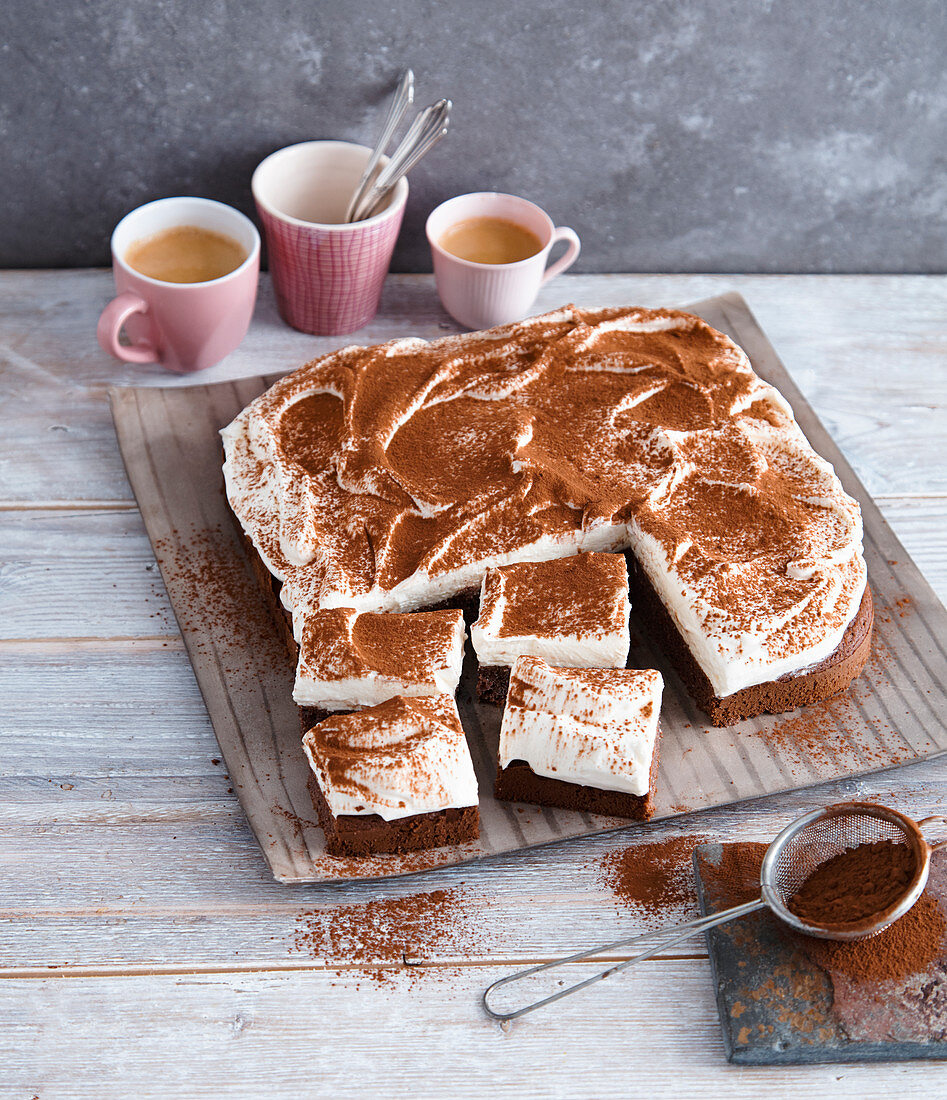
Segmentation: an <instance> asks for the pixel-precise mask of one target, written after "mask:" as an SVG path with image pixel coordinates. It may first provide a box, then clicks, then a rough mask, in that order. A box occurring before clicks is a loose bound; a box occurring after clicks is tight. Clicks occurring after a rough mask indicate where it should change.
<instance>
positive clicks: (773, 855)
mask: <svg viewBox="0 0 947 1100" xmlns="http://www.w3.org/2000/svg"><path fill="white" fill-rule="evenodd" d="M935 821H939V822H945V821H947V817H944V816H941V815H939V814H935V815H933V816H931V817H925V818H923V819H922V820H921V821H913V820H912V819H911V818H909V817H907V816H905V815H904V814H901V813H898V812H897V810H891V809H888V808H887V807H886V806H879V805H877V804H876V803H874V802H839V803H836V804H835V805H833V806H827V807H825V808H824V809H821V810H813V811H812V812H811V813H808V814H806V815H805V816H803V817H800V818H797V819H796V820H795V821H793V822H792V824H790V825H787V826H786V828H785V829H783V831H782V832H781V833H780V834H779V836H777V837H776V839H775V840H774V841H773V842H772V843H771V844H770V846H769V848H767V850H766V855H765V857H764V859H763V866H762V868H761V870H760V897H759V898H757V899H756V900H755V901H749V902H746V903H745V904H744V905H737V906H734V907H733V908H732V909H725V910H723V911H722V912H720V913H712V914H710V915H709V916H706V917H701V918H699V919H698V920H692V921H688V922H687V923H686V924H676V925H672V926H669V927H665V928H659V929H657V930H656V931H654V932H646V933H644V935H638V936H631V937H630V938H627V939H622V940H615V941H614V942H612V943H606V944H603V945H602V946H601V947H594V948H592V949H591V950H589V951H579V952H577V953H576V954H575V955H569V956H567V957H566V958H563V959H556V960H554V961H553V962H548V963H543V964H542V965H540V966H532V967H530V968H529V969H528V970H521V971H518V972H517V973H516V974H509V975H507V977H505V978H500V979H499V981H496V982H494V983H493V984H492V985H491V986H489V987H488V988H487V989H486V990H485V991H484V994H483V1006H484V1008H485V1009H486V1010H487V1013H488V1014H489V1015H490V1016H492V1017H493V1018H494V1019H495V1020H515V1019H517V1018H518V1017H520V1016H524V1015H525V1014H526V1013H527V1012H532V1011H533V1010H534V1009H537V1008H542V1006H543V1005H548V1004H552V1002H553V1001H558V1000H560V999H561V998H562V997H568V996H569V995H570V994H571V993H576V992H577V991H578V990H580V989H585V988H586V987H587V986H590V985H594V984H595V983H596V982H600V981H602V979H603V978H609V977H611V976H612V975H613V974H618V973H619V972H620V971H622V970H626V969H627V968H628V967H629V966H633V965H634V964H635V963H637V962H641V961H642V960H644V959H650V958H651V957H652V956H653V955H656V954H657V953H658V952H659V951H664V950H666V949H667V948H669V947H673V946H674V945H675V944H677V943H680V942H681V941H682V940H685V939H687V938H688V936H693V935H696V934H697V933H699V932H705V931H706V930H707V929H709V928H714V927H716V926H717V925H718V924H725V923H726V922H727V921H731V920H735V919H736V918H737V917H745V916H747V915H748V914H750V913H755V912H756V911H757V910H758V909H766V908H768V909H770V910H771V911H772V912H773V913H774V914H775V915H776V916H777V917H778V918H779V919H780V920H781V921H783V922H784V923H785V924H788V925H789V927H790V928H793V929H795V930H796V931H797V932H802V933H804V934H805V935H807V936H817V937H819V938H820V939H826V940H857V939H863V938H865V937H867V936H874V935H877V934H878V933H879V932H882V931H884V929H885V928H887V927H888V926H889V925H891V924H893V923H894V922H895V921H896V920H897V919H898V918H899V917H903V916H904V914H905V913H906V912H907V911H908V910H909V909H910V908H911V906H912V905H913V904H914V903H915V902H916V901H917V899H918V898H919V897H920V896H921V894H922V893H923V892H924V887H925V886H926V885H927V876H928V874H929V872H930V863H931V854H932V853H933V852H936V851H938V850H939V849H941V848H945V847H947V840H942V841H939V842H938V843H936V844H930V843H928V841H927V840H926V839H925V837H924V834H923V833H922V831H921V830H922V828H923V827H924V826H925V825H929V824H931V823H932V822H935ZM882 840H888V841H892V842H894V843H895V844H906V845H907V846H908V847H909V848H910V849H911V852H912V854H913V855H914V873H913V875H912V876H911V879H910V881H909V882H908V883H907V885H906V886H905V888H904V891H903V893H902V894H901V895H900V896H899V897H898V898H897V899H896V900H895V901H893V902H892V903H891V904H890V905H888V906H887V907H886V908H885V909H883V910H881V911H880V912H878V913H873V914H871V915H870V916H868V917H865V918H864V919H863V920H861V921H858V922H857V923H848V924H819V923H816V922H814V921H810V920H804V919H802V918H801V917H799V916H797V915H796V914H795V913H793V912H792V910H791V909H790V908H789V902H790V900H791V899H792V897H793V895H794V894H795V893H796V891H797V890H798V889H799V887H800V886H802V884H803V883H804V882H805V881H806V879H807V878H808V877H809V876H810V875H811V874H812V872H813V871H814V870H815V869H816V868H817V867H819V866H820V865H821V864H823V863H825V862H826V861H827V860H829V859H831V858H832V857H833V856H838V855H841V854H842V853H843V852H845V851H848V850H849V849H850V848H855V847H858V845H860V844H871V843H873V842H877V841H882ZM645 944H650V945H651V946H648V947H646V948H645V950H642V951H640V952H638V953H637V954H635V955H633V956H632V957H631V958H630V959H626V960H624V961H622V962H620V963H617V964H616V965H614V966H610V967H609V968H608V969H607V970H604V971H602V972H601V973H599V974H595V975H594V976H593V977H591V978H586V979H585V981H581V982H577V983H576V984H575V985H570V986H567V987H566V988H565V989H560V990H559V991H558V992H556V993H553V994H551V995H550V996H548V997H543V998H542V999H541V1000H538V1001H533V1002H531V1003H530V1004H527V1005H525V1006H523V1007H522V1008H516V1009H512V1010H510V1011H506V1012H501V1011H498V1010H497V1009H496V1008H494V1007H492V1006H491V1004H490V998H491V994H492V993H493V992H494V991H495V990H498V989H500V988H501V987H502V986H507V985H511V984H512V983H513V982H518V981H522V980H523V979H524V978H529V977H531V976H533V975H534V974H539V973H542V972H543V971H546V970H553V969H555V968H556V967H559V966H564V965H566V964H567V963H573V962H579V961H580V960H582V959H589V958H592V957H593V956H595V955H600V954H602V953H603V952H606V951H614V950H616V949H618V948H620V947H630V946H632V945H639V946H641V945H645Z"/></svg>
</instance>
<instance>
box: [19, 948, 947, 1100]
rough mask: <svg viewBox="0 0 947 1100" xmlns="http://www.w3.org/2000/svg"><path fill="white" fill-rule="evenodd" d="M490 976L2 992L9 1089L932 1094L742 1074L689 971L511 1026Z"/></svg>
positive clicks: (886, 1081) (270, 979)
mask: <svg viewBox="0 0 947 1100" xmlns="http://www.w3.org/2000/svg"><path fill="white" fill-rule="evenodd" d="M504 972H505V970H504V968H501V967H489V966H483V967H461V968H456V969H446V968H445V969H442V968H438V969H437V970H436V971H432V972H423V973H418V972H416V971H410V970H409V971H402V972H399V973H397V974H391V975H386V976H384V977H383V978H382V980H381V981H380V982H376V981H372V980H371V979H369V978H367V977H366V976H365V975H362V974H352V973H351V972H345V971H343V972H340V973H337V974H330V973H325V972H321V971H311V972H308V973H290V974H287V973H266V972H262V973H246V974H192V975H187V974H180V975H168V976H152V977H146V976H136V977H125V978H115V977H108V976H103V977H87V978H74V979H71V980H69V981H61V980H58V979H56V978H36V979H9V980H5V981H2V982H0V1012H2V1016H0V1020H2V1027H0V1062H2V1064H3V1066H4V1081H3V1086H2V1087H3V1088H4V1090H5V1091H6V1092H7V1095H10V1096H18V1097H19V1096H31V1095H38V1096H43V1097H51V1096H65V1095H68V1096H70V1097H73V1098H76V1100H81V1098H83V1097H89V1098H95V1100H103V1098H108V1097H122V1098H124V1097H127V1096H128V1095H156V1094H160V1095H164V1096H170V1095H175V1096H188V1097H194V1098H197V1097H219V1096H221V1095H227V1096H237V1097H243V1096H247V1097H249V1096H260V1095H265V1096H267V1097H293V1098H295V1097H298V1096H300V1095H313V1096H332V1097H349V1096H351V1097H356V1096H364V1095H372V1094H375V1093H380V1094H383V1095H384V1096H385V1097H389V1098H392V1100H396V1098H398V1097H408V1098H411V1100H414V1098H415V1097H417V1096H419V1095H423V1096H425V1097H451V1098H456V1100H462V1098H465V1097H471V1098H477V1100H480V1098H482V1097H483V1096H484V1095H488V1096H498V1097H514V1096H516V1097H518V1096H521V1095H522V1094H523V1091H524V1090H527V1091H528V1092H529V1094H530V1095H533V1096H542V1097H573V1096H576V1095H581V1096H595V1097H596V1098H601V1100H606V1098H608V1097H616V1098H617V1097H621V1098H625V1097H628V1096H667V1097H684V1096H686V1097H688V1098H689V1100H690V1098H694V1100H697V1098H704V1097H706V1098H711V1097H712V1098H713V1100H720V1098H724V1097H747V1098H752V1100H757V1098H758V1097H760V1096H764V1095H765V1096H767V1097H773V1098H776V1100H778V1098H787V1100H790V1098H792V1100H795V1098H796V1097H798V1096H799V1095H800V1093H803V1094H804V1093H806V1092H809V1093H812V1094H817V1095H828V1094H829V1093H831V1095H832V1096H833V1097H839V1098H843V1097H851V1098H855V1100H874V1098H878V1100H885V1098H887V1097H889V1096H890V1095H891V1093H892V1092H893V1091H895V1090H897V1091H898V1092H899V1093H900V1094H901V1095H917V1096H921V1095H925V1096H935V1095H938V1094H939V1093H940V1092H942V1091H943V1090H944V1089H945V1088H947V1067H944V1066H943V1065H937V1064H927V1065H919V1064H917V1063H911V1064H891V1065H876V1066H870V1067H868V1066H847V1067H842V1066H834V1067H806V1068H802V1067H792V1068H790V1067H787V1068H784V1069H781V1070H780V1072H779V1074H778V1076H776V1075H774V1073H773V1072H772V1071H771V1070H766V1069H759V1068H755V1067H745V1068H743V1069H741V1070H740V1071H739V1072H735V1071H734V1070H733V1068H732V1067H729V1066H727V1064H726V1063H725V1062H724V1059H723V1053H722V1046H721V1040H720V1036H719V1032H718V1025H717V1021H716V1016H715V1013H714V1009H713V1001H712V993H711V983H710V977H709V972H708V968H707V964H706V962H704V961H703V960H666V961H665V960H662V961H656V962H650V963H647V964H643V965H642V966H641V968H632V969H631V970H629V971H626V972H625V973H624V974H623V975H621V976H620V977H618V978H616V979H614V980H612V981H610V982H605V983H603V984H602V985H600V986H597V987H596V988H595V990H594V991H590V992H589V993H587V994H579V995H578V996H576V997H573V998H570V999H567V1000H565V1001H563V1002H561V1003H560V1004H558V1005H556V1006H555V1007H554V1009H551V1010H547V1011H545V1012H543V1013H542V1015H536V1016H533V1017H529V1018H526V1019H524V1020H521V1021H518V1022H517V1023H516V1024H514V1025H513V1026H512V1027H511V1028H509V1029H503V1028H501V1027H500V1026H499V1025H497V1024H495V1023H493V1022H491V1021H490V1020H488V1019H487V1018H486V1017H485V1016H484V1015H483V1014H482V1012H481V1010H480V1007H479V1004H478V995H479V992H480V990H481V989H482V988H483V986H485V985H486V984H487V983H488V982H490V981H492V980H494V979H495V978H498V977H500V976H501V975H502V974H503V973H504Z"/></svg>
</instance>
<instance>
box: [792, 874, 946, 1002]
mask: <svg viewBox="0 0 947 1100" xmlns="http://www.w3.org/2000/svg"><path fill="white" fill-rule="evenodd" d="M945 932H947V920H945V919H944V914H943V912H942V910H941V907H940V906H939V905H938V904H937V902H936V901H935V900H934V898H932V897H931V896H930V895H929V894H922V895H921V896H920V898H918V900H917V901H916V902H915V903H914V905H912V906H911V908H910V909H909V910H908V911H907V912H906V913H905V914H904V916H903V917H901V919H900V920H896V921H895V922H894V924H892V925H890V926H889V927H888V928H886V929H885V930H884V931H883V932H879V933H878V935H877V936H871V937H870V938H868V939H864V940H848V941H844V940H817V939H813V938H810V937H807V938H806V943H805V951H806V954H807V955H808V956H809V957H810V958H811V959H812V961H813V962H814V963H815V964H816V966H821V967H822V969H823V970H828V971H830V972H831V971H840V972H841V973H842V974H845V975H847V976H848V977H849V978H852V979H854V980H855V981H859V982H878V981H888V980H893V979H897V978H905V977H907V976H908V974H923V973H924V972H925V971H926V970H927V968H928V967H929V966H930V965H931V963H933V962H934V961H935V960H936V959H937V958H938V957H939V956H940V954H941V952H942V950H943V947H944V933H945Z"/></svg>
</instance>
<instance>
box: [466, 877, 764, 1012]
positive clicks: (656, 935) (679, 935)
mask: <svg viewBox="0 0 947 1100" xmlns="http://www.w3.org/2000/svg"><path fill="white" fill-rule="evenodd" d="M765 906H766V902H764V901H763V899H762V898H757V900H756V901H748V902H746V903H745V904H744V905H736V906H734V907H733V908H732V909H724V910H722V911H721V912H719V913H711V914H710V916H707V917H699V918H698V919H697V920H691V921H687V923H686V924H673V925H669V926H668V927H665V928H658V929H656V930H655V931H653V932H645V933H644V934H642V935H638V936H630V937H628V938H626V939H623V940H614V941H613V942H612V943H605V944H602V945H601V946H600V947H593V948H592V949H591V950H589V951H578V952H576V954H574V955H568V956H566V957H565V958H563V959H554V960H553V961H552V962H547V963H542V964H541V965H539V966H531V967H529V969H528V970H519V971H517V972H516V973H515V974H508V975H507V976H506V977H505V978H500V979H499V980H498V981H495V982H494V983H493V984H492V985H491V986H488V987H487V989H485V990H484V993H483V1007H484V1008H485V1009H486V1011H487V1014H488V1015H490V1016H492V1017H493V1019H494V1020H515V1019H517V1018H518V1017H520V1016H525V1015H526V1013H527V1012H532V1011H533V1010H534V1009H537V1008H542V1007H543V1005H548V1004H552V1002H553V1001H558V1000H561V999H562V998H563V997H568V996H569V995H570V994H571V993H577V992H578V991H579V990H580V989H585V988H586V986H590V985H594V984H595V983H596V982H600V981H601V980H602V979H603V978H610V977H611V976H612V974H617V973H618V972H619V971H621V970H627V968H628V967H629V966H632V965H634V963H637V962H641V961H642V960H643V959H650V958H651V956H652V955H656V954H657V953H658V952H659V951H663V950H666V949H667V948H668V947H673V946H674V945H675V944H678V943H680V942H681V941H682V940H686V939H687V938H688V937H689V936H695V935H697V934H698V933H700V932H705V931H706V930H707V929H708V928H714V927H716V926H717V925H718V924H726V922H727V921H731V920H736V919H737V918H738V917H745V916H747V915H748V914H750V913H755V912H756V911H757V909H763V908H765ZM644 943H651V944H653V946H651V947H649V948H648V949H647V950H645V951H640V952H638V953H637V954H636V955H633V956H632V957H631V958H630V959H625V960H624V961H622V962H620V963H616V964H615V965H614V966H610V967H609V968H608V969H607V970H603V971H602V972H601V973H600V974H595V975H593V976H592V977H591V978H586V979H585V981H582V982H576V983H575V985H570V986H567V987H566V988H565V989H560V990H559V991H558V992H557V993H553V994H551V995H550V996H548V997H543V998H542V1000H539V1001H533V1002H531V1003H530V1004H528V1005H524V1006H523V1007H522V1008H517V1009H515V1010H514V1011H512V1012H498V1011H497V1010H496V1009H494V1008H491V1007H490V1000H489V998H490V994H491V993H493V991H494V990H495V989H499V988H500V986H504V985H510V984H512V983H513V982H518V981H522V980H523V979H524V978H529V977H531V976H532V975H533V974H539V973H541V972H542V971H543V970H553V969H555V968H556V967H558V966H565V965H566V964H567V963H573V962H579V961H581V960H582V959H589V958H592V957H593V956H595V955H601V954H602V953H603V952H605V951H614V950H616V949H617V948H619V947H631V946H632V945H634V944H644Z"/></svg>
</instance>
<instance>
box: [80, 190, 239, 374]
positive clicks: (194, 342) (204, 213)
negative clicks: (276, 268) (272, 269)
mask: <svg viewBox="0 0 947 1100" xmlns="http://www.w3.org/2000/svg"><path fill="white" fill-rule="evenodd" d="M181 225H192V226H196V227H197V228H199V229H211V230H213V231H214V232H215V233H223V234H225V235H226V236H228V237H233V239H234V240H236V241H237V242H238V243H239V244H240V245H242V246H243V248H244V249H245V250H246V253H247V257H246V259H245V260H244V261H243V263H242V264H241V265H240V266H239V267H238V268H235V269H234V270H233V271H231V272H229V273H228V274H227V275H222V276H221V277H220V278H219V279H212V280H210V281H209V282H206V283H165V282H162V281H161V280H160V279H152V278H150V277H149V276H147V275H142V274H140V273H139V272H137V271H135V270H134V268H131V267H129V266H128V264H127V263H126V262H125V255H126V253H127V252H128V250H129V248H130V247H131V245H132V244H134V242H135V241H140V240H143V239H144V238H146V237H151V236H154V234H155V233H160V232H162V231H163V230H165V229H173V228H175V227H176V226H181ZM112 271H113V273H114V276H115V288H116V290H117V291H118V292H119V293H118V297H117V298H113V299H112V301H111V302H109V304H108V305H107V306H106V307H105V309H104V310H103V311H102V314H101V316H100V317H99V324H98V329H97V335H98V338H99V343H100V344H101V345H102V348H103V349H104V350H105V351H107V352H108V353H109V354H110V355H114V356H115V358H116V359H121V360H123V361H124V362H126V363H155V362H157V363H160V364H161V365H162V366H163V367H167V369H168V370H172V371H176V372H178V373H179V374H186V373H188V372H190V371H196V370H203V369H204V368H205V367H212V366H213V365H214V364H215V363H219V362H220V360H221V359H223V358H224V356H225V355H229V354H230V352H232V351H233V350H234V348H236V347H237V345H238V344H239V343H240V341H241V340H242V339H243V338H244V336H246V334H247V329H248V328H249V326H250V318H251V317H252V316H253V306H254V303H255V302H256V291H257V283H258V281H259V274H260V234H259V233H258V232H257V231H256V226H255V225H254V224H253V222H251V221H250V219H249V218H248V217H246V216H245V215H244V214H241V213H240V211H239V210H234V208H233V207H232V206H225V205H224V204H223V203H222V202H214V201H213V200H212V199H198V198H188V197H184V196H180V197H177V198H171V199H157V200H156V201H155V202H149V203H146V204H145V205H144V206H139V207H138V209H137V210H133V211H132V212H131V213H130V214H126V215H125V217H124V218H122V220H121V221H120V222H119V223H118V225H117V226H116V227H115V231H114V233H113V234H112ZM122 328H124V329H125V332H126V333H127V334H128V338H129V340H130V341H131V344H130V345H126V344H121V343H119V335H120V333H121V331H122Z"/></svg>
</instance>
